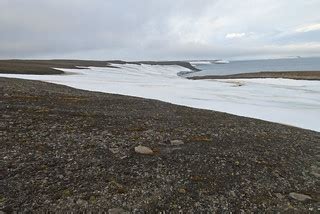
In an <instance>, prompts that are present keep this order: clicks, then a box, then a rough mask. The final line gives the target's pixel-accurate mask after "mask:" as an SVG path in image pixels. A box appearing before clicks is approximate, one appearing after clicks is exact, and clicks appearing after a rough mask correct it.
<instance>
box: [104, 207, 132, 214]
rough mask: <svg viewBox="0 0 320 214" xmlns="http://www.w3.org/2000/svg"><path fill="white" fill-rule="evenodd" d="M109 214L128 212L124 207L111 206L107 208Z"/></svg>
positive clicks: (124, 213)
mask: <svg viewBox="0 0 320 214" xmlns="http://www.w3.org/2000/svg"><path fill="white" fill-rule="evenodd" d="M108 213H109V214H126V213H128V212H126V211H125V210H124V209H122V208H112V209H109V210H108Z"/></svg>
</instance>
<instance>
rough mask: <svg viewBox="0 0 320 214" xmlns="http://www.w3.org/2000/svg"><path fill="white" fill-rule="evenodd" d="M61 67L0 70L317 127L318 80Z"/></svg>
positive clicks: (165, 68)
mask: <svg viewBox="0 0 320 214" xmlns="http://www.w3.org/2000/svg"><path fill="white" fill-rule="evenodd" d="M114 66H117V67H119V68H96V67H89V68H88V69H81V70H80V69H61V70H63V71H65V72H67V73H69V74H68V75H13V74H0V76H2V77H12V78H21V79H30V80H41V81H46V82H51V83H57V84H62V85H67V86H70V87H74V88H78V89H84V90H89V91H100V92H106V93H115V94H122V95H130V96H136V97H143V98H149V99H157V100H161V101H165V102H169V103H173V104H178V105H183V106H189V107H195V108H200V109H209V110H216V111H221V112H227V113H231V114H235V115H240V116H246V117H251V118H257V119H262V120H266V121H271V122H277V123H282V124H287V125H292V126H296V127H301V128H305V129H310V130H315V131H318V132H319V131H320V122H319V118H320V81H304V80H288V79H241V80H188V79H185V78H183V77H179V76H178V75H177V73H178V72H181V71H188V69H186V68H182V67H180V66H174V65H134V64H124V65H118V64H117V65H114Z"/></svg>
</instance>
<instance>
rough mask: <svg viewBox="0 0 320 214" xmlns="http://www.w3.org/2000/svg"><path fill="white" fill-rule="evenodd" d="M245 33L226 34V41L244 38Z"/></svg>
mask: <svg viewBox="0 0 320 214" xmlns="http://www.w3.org/2000/svg"><path fill="white" fill-rule="evenodd" d="M245 36H246V33H228V34H227V35H226V38H227V39H237V38H242V37H245Z"/></svg>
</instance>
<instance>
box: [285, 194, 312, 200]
mask: <svg viewBox="0 0 320 214" xmlns="http://www.w3.org/2000/svg"><path fill="white" fill-rule="evenodd" d="M289 196H290V198H293V199H295V200H298V201H306V200H311V199H312V198H311V197H310V196H308V195H304V194H300V193H296V192H291V193H290V194H289Z"/></svg>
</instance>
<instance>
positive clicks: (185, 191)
mask: <svg viewBox="0 0 320 214" xmlns="http://www.w3.org/2000/svg"><path fill="white" fill-rule="evenodd" d="M178 192H179V193H181V194H186V193H187V190H185V189H183V188H181V189H179V190H178Z"/></svg>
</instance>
